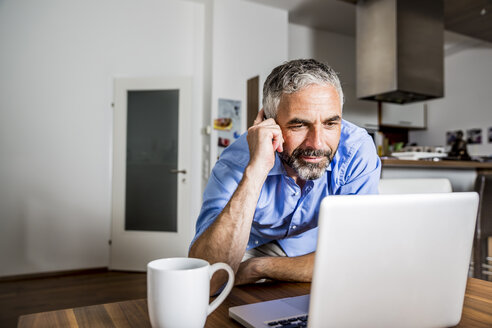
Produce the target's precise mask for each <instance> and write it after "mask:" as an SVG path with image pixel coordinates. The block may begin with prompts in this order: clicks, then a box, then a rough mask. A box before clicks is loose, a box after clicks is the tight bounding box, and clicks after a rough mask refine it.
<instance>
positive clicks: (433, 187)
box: [379, 179, 453, 194]
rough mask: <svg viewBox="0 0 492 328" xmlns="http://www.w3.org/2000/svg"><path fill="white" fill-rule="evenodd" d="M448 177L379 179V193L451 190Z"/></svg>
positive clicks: (416, 192) (418, 192) (420, 192)
mask: <svg viewBox="0 0 492 328" xmlns="http://www.w3.org/2000/svg"><path fill="white" fill-rule="evenodd" d="M452 191H453V188H452V186H451V182H450V181H449V180H448V179H381V180H379V193H380V194H422V193H440V192H452Z"/></svg>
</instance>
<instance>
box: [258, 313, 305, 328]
mask: <svg viewBox="0 0 492 328" xmlns="http://www.w3.org/2000/svg"><path fill="white" fill-rule="evenodd" d="M307 320H308V316H307V315H301V316H297V317H292V318H283V319H278V320H273V321H267V322H265V323H266V324H267V325H268V326H269V327H272V328H273V327H275V328H295V327H307Z"/></svg>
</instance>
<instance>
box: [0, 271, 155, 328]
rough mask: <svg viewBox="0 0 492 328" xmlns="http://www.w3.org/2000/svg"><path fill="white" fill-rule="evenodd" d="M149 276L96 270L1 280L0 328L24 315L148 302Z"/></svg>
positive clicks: (12, 323)
mask: <svg viewBox="0 0 492 328" xmlns="http://www.w3.org/2000/svg"><path fill="white" fill-rule="evenodd" d="M146 295H147V287H146V275H145V273H130V272H117V271H107V270H103V269H101V270H93V271H87V272H79V273H69V274H64V275H61V276H51V277H37V278H22V279H15V280H14V279H10V280H5V279H4V280H0V327H1V328H4V327H6V328H8V327H16V326H17V319H18V318H19V316H20V315H22V314H28V313H36V312H44V311H50V310H59V309H65V308H72V307H78V306H87V305H93V304H102V303H110V302H118V301H123V300H130V299H138V298H145V297H146Z"/></svg>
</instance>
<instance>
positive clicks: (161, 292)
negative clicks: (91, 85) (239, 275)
mask: <svg viewBox="0 0 492 328" xmlns="http://www.w3.org/2000/svg"><path fill="white" fill-rule="evenodd" d="M220 269H223V270H226V271H227V273H228V275H229V280H228V281H227V285H226V286H225V288H224V290H223V291H222V292H221V293H220V295H219V296H218V297H217V298H216V299H215V300H214V301H213V302H212V303H211V304H209V298H210V279H211V278H212V275H213V274H214V273H215V271H217V270H220ZM233 285H234V272H233V271H232V269H231V267H230V266H229V265H227V264H225V263H215V264H213V265H210V264H209V263H208V262H207V261H205V260H201V259H195V258H187V257H177V258H168V259H159V260H155V261H152V262H150V263H149V264H147V302H148V308H149V317H150V323H151V324H152V327H154V328H157V327H158V328H164V327H172V328H175V327H190V328H191V327H203V326H204V325H205V321H206V319H207V316H208V315H209V314H210V313H212V312H213V311H214V310H215V309H216V308H217V307H218V306H219V305H220V303H222V301H224V299H225V298H226V297H227V295H228V294H229V292H230V291H231V289H232V287H233Z"/></svg>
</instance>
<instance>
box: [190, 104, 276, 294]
mask: <svg viewBox="0 0 492 328" xmlns="http://www.w3.org/2000/svg"><path fill="white" fill-rule="evenodd" d="M262 117H263V110H262V111H260V112H259V113H258V117H257V120H255V125H254V126H252V127H251V128H249V129H248V146H249V152H250V161H249V163H248V165H247V167H246V169H245V171H244V174H243V177H242V179H241V181H240V182H239V185H238V187H237V189H236V191H235V192H234V194H233V195H232V196H231V198H230V200H229V202H228V203H227V205H226V206H225V207H224V209H223V210H222V212H221V213H220V214H219V216H218V217H217V219H216V220H215V222H214V223H213V224H212V225H211V226H210V227H208V229H207V230H205V231H204V232H203V233H202V235H201V236H200V237H199V238H198V239H197V240H196V241H195V243H194V244H193V245H192V247H191V248H190V252H189V256H190V257H196V258H202V259H205V260H207V261H208V262H210V263H216V262H225V263H227V264H229V265H230V266H231V268H232V269H233V270H234V272H237V270H238V268H239V264H240V263H241V260H242V258H243V256H244V252H245V251H246V246H247V243H248V239H249V234H250V231H251V223H252V221H253V216H254V212H255V210H256V204H257V202H258V198H259V195H260V192H261V188H262V186H263V183H264V182H265V180H266V177H267V175H268V172H269V171H270V170H271V169H272V167H273V165H274V163H275V151H277V150H278V151H282V150H283V149H282V144H283V138H282V132H281V130H280V127H279V126H278V125H277V124H276V123H275V121H274V120H273V119H269V120H266V121H262ZM225 281H226V275H225V274H224V273H223V272H219V273H217V274H216V275H214V277H213V278H212V281H211V290H212V291H215V290H216V289H218V288H219V287H220V286H221V285H222V284H223V283H224V282H225Z"/></svg>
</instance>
